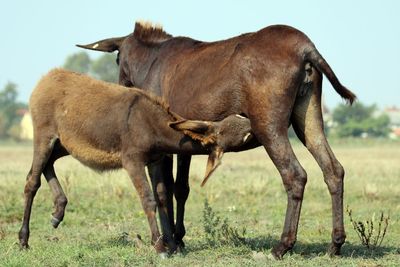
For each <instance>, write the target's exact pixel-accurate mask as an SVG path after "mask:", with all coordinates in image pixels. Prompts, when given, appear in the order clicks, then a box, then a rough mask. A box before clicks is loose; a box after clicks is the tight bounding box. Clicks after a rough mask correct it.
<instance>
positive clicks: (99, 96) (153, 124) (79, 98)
mask: <svg viewBox="0 0 400 267" xmlns="http://www.w3.org/2000/svg"><path fill="white" fill-rule="evenodd" d="M30 110H31V113H32V121H33V129H34V147H33V149H34V154H33V163H32V168H31V170H30V172H29V174H28V177H27V182H26V186H25V212H24V219H23V223H22V227H21V230H20V232H19V240H20V245H21V247H28V238H29V219H30V214H31V208H32V202H33V198H34V197H35V194H36V192H37V190H38V189H39V187H40V176H41V174H42V173H43V174H44V176H45V178H46V180H47V182H48V184H49V186H50V188H51V190H52V192H53V195H54V206H55V211H54V213H53V219H52V224H53V226H54V227H57V226H58V225H59V223H60V222H61V221H62V219H63V217H64V210H65V206H66V204H67V198H66V196H65V194H64V192H63V189H62V188H61V185H60V183H59V181H58V179H57V176H56V174H55V171H54V167H53V165H54V162H55V161H56V160H57V159H58V158H60V157H63V156H66V155H72V156H73V157H74V158H76V159H78V160H79V161H80V162H81V163H83V164H85V165H87V166H89V167H91V168H93V169H96V170H100V171H103V170H109V169H118V168H124V169H125V170H127V172H128V174H129V176H130V178H131V179H132V182H133V184H134V186H135V188H136V190H137V192H138V194H139V196H140V199H141V202H142V206H143V209H144V211H145V214H146V215H147V219H148V221H149V224H150V230H151V234H152V238H151V240H152V243H153V244H154V246H155V248H156V251H157V252H158V253H162V255H164V252H165V247H164V244H163V242H158V241H159V240H160V233H159V231H158V227H157V220H156V218H155V213H156V206H158V210H159V213H160V214H161V216H164V217H165V216H167V214H166V212H167V211H166V206H165V201H161V200H160V199H157V198H164V199H165V197H166V195H165V188H163V184H157V185H155V187H154V190H155V191H156V192H157V193H158V194H154V195H153V192H152V190H151V188H150V186H149V184H148V181H147V178H146V174H145V166H146V165H148V164H149V163H151V162H152V161H154V160H156V159H157V158H158V157H160V156H162V155H161V154H162V153H165V152H166V153H188V154H210V153H211V156H210V160H209V163H215V164H208V166H207V171H206V176H208V175H209V174H210V173H211V172H212V171H213V170H214V169H215V168H216V167H217V166H218V161H217V160H214V158H213V157H214V156H215V155H220V154H222V153H223V152H224V151H229V150H232V149H235V148H238V147H239V146H241V145H243V144H244V143H246V141H247V139H248V138H247V137H248V136H249V133H250V130H251V127H250V121H249V120H248V119H247V118H244V117H242V116H235V115H232V116H228V117H227V118H225V119H224V120H222V121H220V122H203V121H190V120H185V119H183V118H182V117H180V116H178V115H176V114H175V113H173V112H170V111H169V109H168V107H167V106H166V105H165V104H164V103H163V102H161V101H160V100H158V99H156V98H155V97H154V96H151V95H149V94H147V93H145V92H143V91H142V90H138V89H134V88H125V87H122V86H119V85H116V84H110V83H105V82H101V81H97V80H94V79H92V78H89V77H87V76H84V75H81V74H77V73H73V72H69V71H65V70H61V69H56V70H53V71H51V72H49V74H47V75H46V76H44V77H43V78H42V79H41V81H40V82H39V84H38V85H37V87H36V88H35V90H34V91H33V92H32V96H31V99H30ZM154 196H155V198H156V199H155V198H154ZM164 221H166V222H167V219H165V218H164ZM163 228H164V227H163ZM168 229H169V225H168V226H167V227H166V229H163V231H166V230H168ZM167 234H169V235H171V233H167ZM169 241H171V242H172V239H171V240H169ZM174 244H175V243H174V242H172V244H168V245H170V246H174Z"/></svg>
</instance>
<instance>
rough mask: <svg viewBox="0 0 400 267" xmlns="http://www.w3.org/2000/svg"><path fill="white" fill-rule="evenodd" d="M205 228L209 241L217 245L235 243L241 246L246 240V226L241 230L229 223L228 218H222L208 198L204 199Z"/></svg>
mask: <svg viewBox="0 0 400 267" xmlns="http://www.w3.org/2000/svg"><path fill="white" fill-rule="evenodd" d="M203 228H204V232H205V234H206V239H207V243H208V244H210V245H212V246H215V245H218V244H233V245H235V246H239V245H241V244H244V243H245V242H246V239H245V237H244V236H245V234H246V228H245V227H243V229H242V231H241V232H240V231H239V230H238V229H237V228H236V227H232V226H230V225H229V221H228V219H227V218H224V219H221V218H220V217H219V216H218V215H217V214H216V213H215V212H214V211H213V210H212V208H211V206H210V204H209V203H208V200H207V199H205V201H204V209H203Z"/></svg>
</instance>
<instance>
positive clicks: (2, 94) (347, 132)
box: [0, 51, 390, 139]
mask: <svg viewBox="0 0 400 267" xmlns="http://www.w3.org/2000/svg"><path fill="white" fill-rule="evenodd" d="M63 67H64V68H66V69H69V70H72V71H76V72H80V73H85V74H88V75H90V76H93V77H95V78H97V79H101V80H104V81H107V82H114V83H117V82H118V72H119V69H118V65H117V64H116V54H102V56H100V57H98V58H97V59H91V58H90V57H89V55H88V54H87V53H86V52H85V51H82V52H78V53H75V54H72V55H70V56H68V57H67V58H66V60H65V62H64V64H63ZM17 96H18V91H17V86H16V84H14V83H12V82H9V83H8V84H6V85H5V86H4V88H3V90H1V91H0V138H9V137H12V138H14V139H18V138H17V137H18V136H19V135H18V132H19V130H18V126H19V122H20V120H21V117H22V115H23V114H21V112H19V111H20V110H23V109H27V105H26V104H25V103H21V102H18V101H17ZM377 111H378V109H377V107H376V106H375V105H371V106H367V105H364V104H362V103H361V102H356V103H355V104H353V106H348V105H344V104H340V105H338V106H337V107H336V108H335V109H334V110H333V112H332V114H331V119H330V120H331V121H330V123H327V124H326V131H327V133H329V135H330V136H335V137H339V138H342V137H366V136H369V137H386V136H387V134H388V132H389V123H390V121H389V118H388V116H386V115H377ZM289 135H290V136H294V133H293V131H292V130H291V131H290V134H289Z"/></svg>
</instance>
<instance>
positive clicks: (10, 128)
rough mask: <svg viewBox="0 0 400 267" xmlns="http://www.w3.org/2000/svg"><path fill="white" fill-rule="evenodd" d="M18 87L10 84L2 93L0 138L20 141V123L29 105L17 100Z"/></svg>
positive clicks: (0, 101)
mask: <svg viewBox="0 0 400 267" xmlns="http://www.w3.org/2000/svg"><path fill="white" fill-rule="evenodd" d="M17 97H18V90H17V85H16V84H15V83H12V82H8V83H7V84H6V85H5V86H4V88H3V90H1V91H0V138H7V137H12V138H15V139H18V136H19V122H20V120H21V117H22V115H23V111H24V110H26V109H27V108H28V106H27V104H25V103H22V102H19V101H18V100H17Z"/></svg>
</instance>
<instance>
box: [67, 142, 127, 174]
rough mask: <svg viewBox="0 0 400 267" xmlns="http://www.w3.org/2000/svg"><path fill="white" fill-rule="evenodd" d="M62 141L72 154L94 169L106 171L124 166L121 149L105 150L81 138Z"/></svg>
mask: <svg viewBox="0 0 400 267" xmlns="http://www.w3.org/2000/svg"><path fill="white" fill-rule="evenodd" d="M60 141H61V144H62V145H63V146H64V147H65V148H66V149H67V151H68V152H69V154H70V155H71V156H73V157H74V158H76V159H77V160H79V161H80V162H81V163H82V164H84V165H86V166H88V167H90V168H92V169H95V170H98V171H105V170H111V169H119V168H121V167H122V162H121V152H120V151H105V150H102V149H99V148H97V147H93V146H92V145H90V144H88V143H86V142H79V140H74V142H73V144H69V143H68V142H65V140H64V142H63V140H62V138H60Z"/></svg>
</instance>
